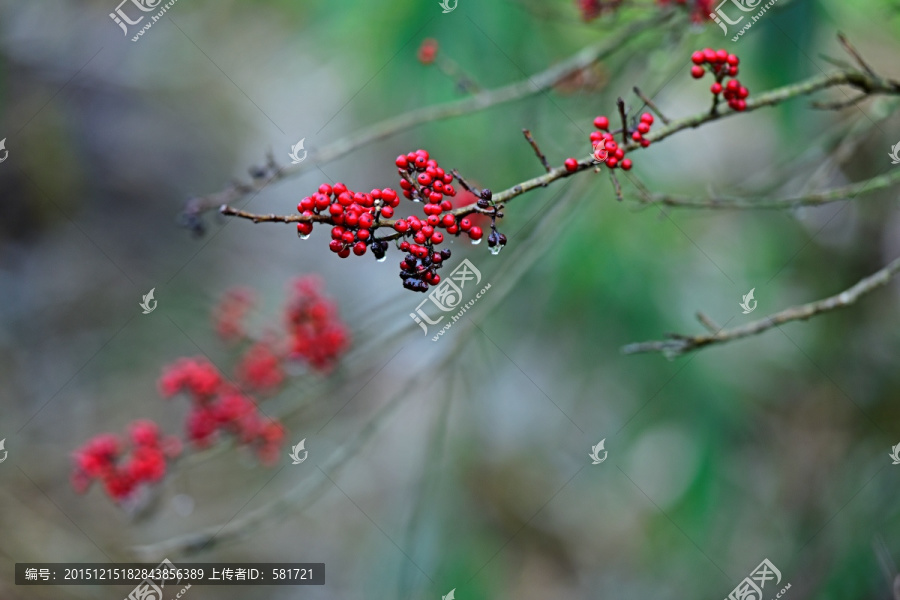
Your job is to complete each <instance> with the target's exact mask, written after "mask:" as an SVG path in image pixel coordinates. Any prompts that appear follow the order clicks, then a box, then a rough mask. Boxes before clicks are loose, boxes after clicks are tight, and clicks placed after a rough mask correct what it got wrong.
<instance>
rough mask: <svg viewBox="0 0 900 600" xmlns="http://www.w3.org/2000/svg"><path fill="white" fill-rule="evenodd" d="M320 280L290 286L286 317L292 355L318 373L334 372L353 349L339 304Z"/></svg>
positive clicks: (300, 280)
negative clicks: (325, 290) (339, 362)
mask: <svg viewBox="0 0 900 600" xmlns="http://www.w3.org/2000/svg"><path fill="white" fill-rule="evenodd" d="M322 288H323V285H322V281H321V279H319V278H318V277H312V276H307V277H299V278H297V279H295V280H294V281H293V282H292V283H291V286H290V296H289V297H288V303H287V309H286V311H285V317H286V321H287V329H288V345H289V349H290V350H289V352H290V355H291V356H292V357H293V358H299V359H302V360H304V361H306V362H307V363H308V364H309V365H310V366H311V367H312V368H314V369H316V370H317V371H320V372H324V373H327V372H329V371H331V370H332V369H333V368H334V367H335V365H337V362H338V360H339V359H340V358H341V357H342V356H343V355H344V353H345V352H346V351H347V349H348V348H349V346H350V333H349V332H348V331H347V327H346V325H345V324H344V322H343V321H342V320H341V319H340V315H339V314H338V310H337V305H336V304H335V303H334V301H333V300H331V299H330V298H328V297H327V296H326V295H325V294H324V293H323V291H322Z"/></svg>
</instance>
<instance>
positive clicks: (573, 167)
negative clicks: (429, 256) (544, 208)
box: [469, 158, 578, 240]
mask: <svg viewBox="0 0 900 600" xmlns="http://www.w3.org/2000/svg"><path fill="white" fill-rule="evenodd" d="M565 165H566V171H568V172H569V173H574V172H575V171H577V170H578V161H577V160H575V159H574V158H567V159H566V162H565ZM478 231H479V236H478V237H477V238H472V239H474V240H477V239H479V238H480V237H481V235H480V232H481V230H480V229H479V230H478ZM469 235H471V232H469Z"/></svg>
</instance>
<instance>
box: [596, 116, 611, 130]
mask: <svg viewBox="0 0 900 600" xmlns="http://www.w3.org/2000/svg"><path fill="white" fill-rule="evenodd" d="M594 127H596V128H597V129H609V119H608V118H606V117H602V116H601V117H597V118H596V119H594Z"/></svg>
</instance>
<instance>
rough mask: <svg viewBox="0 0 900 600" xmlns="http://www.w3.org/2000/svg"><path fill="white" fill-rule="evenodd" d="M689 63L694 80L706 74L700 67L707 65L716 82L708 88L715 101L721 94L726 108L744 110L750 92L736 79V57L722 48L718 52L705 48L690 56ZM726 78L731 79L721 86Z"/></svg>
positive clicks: (737, 61)
mask: <svg viewBox="0 0 900 600" xmlns="http://www.w3.org/2000/svg"><path fill="white" fill-rule="evenodd" d="M691 61H692V62H693V63H694V66H693V67H691V76H692V77H693V78H694V79H700V78H701V77H703V75H704V73H706V71H705V70H704V68H703V66H702V65H704V64H705V65H708V67H707V68H709V70H710V72H711V73H712V74H713V75H715V77H716V81H715V83H713V84H712V86H710V88H709V91H710V92H712V94H713V96H714V97H715V100H716V101H718V99H719V94H722V95H723V96H724V98H725V100H727V101H728V106H730V107H731V108H732V109H733V110H736V111H742V110H746V108H747V100H746V98H747V96H749V95H750V91H749V90H748V89H747V88H745V87H744V86H742V85H741V82H740V81H739V80H738V79H736V77H737V74H738V63H739V62H740V60H739V59H738V57H737V56H735V55H734V54H729V53H728V51H727V50H725V49H724V48H723V49H720V50H713V49H712V48H705V49H703V50H697V51H696V52H694V53H693V54H692V55H691ZM726 77H732V78H733V79H730V80H729V81H727V82H725V85H724V86H723V85H722V83H723V82H724V81H725V78H726Z"/></svg>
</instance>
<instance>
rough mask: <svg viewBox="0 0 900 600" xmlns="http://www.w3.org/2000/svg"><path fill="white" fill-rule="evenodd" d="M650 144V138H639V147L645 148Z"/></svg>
mask: <svg viewBox="0 0 900 600" xmlns="http://www.w3.org/2000/svg"><path fill="white" fill-rule="evenodd" d="M649 145H650V140H641V147H643V148H646V147H647V146H649Z"/></svg>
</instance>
